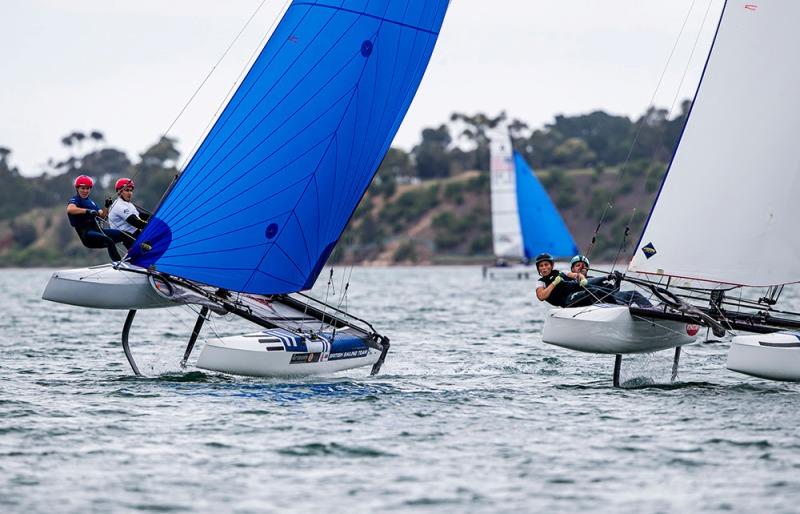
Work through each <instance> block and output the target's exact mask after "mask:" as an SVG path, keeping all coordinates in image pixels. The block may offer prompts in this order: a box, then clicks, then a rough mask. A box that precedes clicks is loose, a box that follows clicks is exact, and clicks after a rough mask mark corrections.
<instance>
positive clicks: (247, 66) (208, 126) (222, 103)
mask: <svg viewBox="0 0 800 514" xmlns="http://www.w3.org/2000/svg"><path fill="white" fill-rule="evenodd" d="M265 1H266V0H263V1H262V2H261V5H263V4H264V2H265ZM289 2H291V0H286V1H285V2H284V4H283V7H281V10H280V11H278V14H276V15H275V17H274V18H273V20H272V23H271V24H270V26H269V28H268V29H267V31H266V32H265V33H264V37H262V38H261V41H260V42H259V44H258V45H257V46H256V48H255V49H254V50H253V52H252V53H251V54H250V57H249V58H248V60H247V61H246V63H245V65H244V67H243V68H242V70H241V71H240V72H239V76H238V77H237V78H236V80H234V82H233V83H232V84H231V87H230V88H228V91H227V92H226V93H225V96H224V97H223V98H222V100H221V101H220V103H219V105H218V106H217V109H216V110H215V111H214V114H213V115H212V116H211V118H210V119H209V121H208V123H207V124H206V126H205V128H203V132H202V133H201V134H200V136H198V137H197V139H196V140H195V143H194V145H193V146H192V149H191V150H190V151H189V153H187V154H186V157H185V158H184V160H183V162H182V163H181V164H180V165H179V166H178V167H177V168H176V173H175V176H174V177H173V178H172V182H170V184H169V186H167V188H166V189H165V190H164V194H162V195H161V198H159V200H158V203H156V206H155V207H154V208H153V212H156V211H157V210H158V208H159V207H160V206H161V204H162V203H164V200H165V199H166V197H167V194H168V193H170V192H171V191H172V189H173V188H174V187H175V185H176V183H177V182H178V179H179V178H180V176H181V173H182V171H180V170H183V169H185V168H186V166H187V165H188V163H190V162H191V160H192V159H194V157H195V155H196V152H197V151H198V149H199V148H200V145H201V143H202V142H203V141H204V140H205V138H206V136H207V135H208V133H209V132H210V130H211V127H212V125H213V124H214V123H215V121H217V119H218V115H219V113H220V111H221V110H222V108H223V107H224V106H225V105H226V104H227V103H228V100H229V99H230V98H231V96H232V92H233V91H234V90H235V89H236V87H237V85H238V84H239V83H240V81H241V80H242V76H243V75H244V74H245V73H246V72H247V70H249V69H250V67H251V66H252V63H253V62H254V59H255V56H256V55H257V54H259V53H260V50H261V48H262V47H263V46H264V45H265V44H266V41H267V39H268V38H269V36H270V35H271V34H272V31H273V28H274V27H275V24H276V23H277V21H278V19H279V18H280V13H282V12H284V11H286V7H287V5H288V4H289ZM261 5H259V7H258V9H256V11H255V12H254V13H253V16H255V14H256V13H257V12H258V10H260V9H261ZM251 18H252V17H251ZM249 23H250V20H248V22H247V24H249ZM247 24H245V27H246V26H247ZM245 27H243V28H242V31H244V28H245ZM240 34H241V33H240ZM236 37H237V38H238V37H239V35H237V36H236ZM234 43H235V41H234ZM231 46H233V43H232V44H231ZM229 49H230V48H229ZM225 52H226V53H227V52H228V50H226V51H225ZM223 57H224V54H223ZM220 61H222V57H221V58H220ZM220 61H218V62H217V64H215V65H214V68H216V67H217V65H218V64H219V62H220ZM214 68H212V70H211V72H209V76H210V75H211V73H212V72H213V71H214ZM206 80H208V77H206V79H204V80H203V84H204V83H205V82H206ZM200 87H202V84H201V85H200ZM200 87H198V91H199V90H200ZM198 91H195V93H194V94H193V95H192V98H194V96H195V95H197V92H198ZM192 98H190V99H189V102H187V104H186V106H184V108H183V109H181V113H180V114H179V115H178V116H177V117H176V118H175V121H173V122H172V125H174V124H175V123H176V122H177V120H178V118H180V116H181V114H182V113H183V111H184V110H185V109H186V107H188V105H189V103H191V101H192ZM172 125H170V129H171V127H172ZM170 129H168V130H167V133H165V134H164V135H165V136H167V135H168V133H169V130H170ZM138 173H139V170H138V168H137V170H136V172H135V173H134V177H135V176H136V175H138Z"/></svg>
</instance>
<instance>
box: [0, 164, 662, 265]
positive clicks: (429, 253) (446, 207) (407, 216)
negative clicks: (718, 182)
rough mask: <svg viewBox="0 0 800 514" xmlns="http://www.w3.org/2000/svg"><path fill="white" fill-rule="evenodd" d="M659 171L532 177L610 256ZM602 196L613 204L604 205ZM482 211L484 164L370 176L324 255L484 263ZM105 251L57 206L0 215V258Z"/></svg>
mask: <svg viewBox="0 0 800 514" xmlns="http://www.w3.org/2000/svg"><path fill="white" fill-rule="evenodd" d="M662 173H663V166H655V167H653V169H642V170H637V169H635V168H629V171H628V172H626V174H624V175H623V176H620V175H619V173H618V172H617V169H616V168H609V169H605V170H599V169H573V170H561V169H550V170H543V171H541V172H538V173H537V176H538V177H539V180H540V181H541V182H542V183H543V184H544V186H545V188H546V189H547V191H548V193H549V194H550V197H551V198H552V199H553V201H554V202H555V203H556V205H557V206H558V207H559V210H560V211H561V213H562V216H563V217H564V220H565V221H566V223H567V226H568V227H569V229H570V231H571V232H572V234H573V236H574V237H575V239H576V241H577V243H578V246H579V247H580V248H581V249H582V250H583V251H586V249H587V248H588V245H589V243H590V242H591V240H592V235H593V234H594V231H595V229H596V227H597V225H598V223H599V221H600V219H601V216H602V215H603V212H604V211H606V214H605V220H604V222H603V224H602V225H601V227H600V231H599V233H598V238H597V243H596V244H595V248H594V251H593V253H592V255H593V256H594V257H602V258H604V259H611V258H614V257H615V255H616V253H617V251H618V248H619V245H620V242H621V240H622V236H623V234H624V231H625V226H626V224H627V223H628V222H630V221H632V223H631V233H630V236H629V238H628V240H629V241H630V242H631V243H635V242H636V241H637V239H638V232H639V230H640V228H641V225H642V223H643V221H644V220H645V219H646V217H647V213H648V211H649V208H650V205H651V204H652V202H653V197H654V195H655V191H656V190H657V188H658V184H659V183H660V180H661V176H662ZM609 200H612V201H613V208H610V209H606V206H607V204H608V202H609ZM64 202H65V205H66V197H65V200H64ZM634 208H635V209H636V210H635V211H634ZM490 213H491V208H490V203H489V175H488V173H486V172H478V171H467V172H464V173H461V174H458V175H456V176H453V177H449V178H445V179H438V180H426V181H421V182H417V183H413V184H401V185H397V186H396V187H395V188H392V190H388V191H387V190H386V189H385V188H382V187H380V184H373V186H371V187H370V188H369V190H368V191H367V194H366V195H364V198H363V199H362V201H361V203H360V204H359V206H358V208H357V209H356V212H355V214H354V216H353V218H352V219H351V221H350V224H349V226H348V228H347V230H346V231H345V233H344V234H343V236H342V239H341V241H340V243H339V245H338V246H337V248H336V251H335V252H334V254H333V256H332V261H333V262H337V263H341V264H366V265H393V264H438V263H471V262H491V261H492V260H493V256H492V236H491V214H490ZM106 259H107V255H106V253H105V251H103V250H89V249H86V248H84V247H83V246H82V245H81V244H80V242H79V241H78V238H77V236H76V234H75V232H74V230H73V229H72V228H71V227H70V226H69V224H68V223H67V218H66V214H65V207H64V206H63V205H62V206H56V207H49V208H35V209H32V210H30V211H26V212H22V213H20V214H19V215H17V216H15V217H12V218H10V219H6V220H2V221H0V265H2V266H71V265H75V266H77V265H90V264H97V263H101V262H104V261H105V260H106Z"/></svg>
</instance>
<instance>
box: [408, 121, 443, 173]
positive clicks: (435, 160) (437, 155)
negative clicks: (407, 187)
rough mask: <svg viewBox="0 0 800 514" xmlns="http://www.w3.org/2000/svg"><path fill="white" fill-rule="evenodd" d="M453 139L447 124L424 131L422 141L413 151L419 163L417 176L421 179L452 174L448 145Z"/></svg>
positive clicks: (415, 160)
mask: <svg viewBox="0 0 800 514" xmlns="http://www.w3.org/2000/svg"><path fill="white" fill-rule="evenodd" d="M451 141H452V139H451V137H450V130H449V129H448V128H447V125H440V126H439V128H437V129H432V128H426V129H424V130H423V131H422V142H421V143H420V144H418V145H417V146H415V147H414V149H413V150H412V151H411V153H412V155H413V156H414V162H415V163H416V165H417V176H418V177H419V178H421V179H431V178H437V177H447V176H449V175H450V159H449V157H448V155H447V147H448V146H449V145H450V143H451Z"/></svg>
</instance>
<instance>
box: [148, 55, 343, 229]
mask: <svg viewBox="0 0 800 514" xmlns="http://www.w3.org/2000/svg"><path fill="white" fill-rule="evenodd" d="M355 57H356V56H355V55H353V57H351V58H350V59H349V60H348V61H347V62H345V63H344V65H343V66H342V67H341V68H340V69H339V70H337V73H338V71H342V70H344V69H345V68H346V67H347V66H349V64H350V62H352V61H353V60H355ZM309 73H310V71H309ZM337 77H338V75H337V74H334V75H331V77H330V78H329V79H328V80H327V82H325V83H324V84H322V85H321V86H320V87H319V89H317V91H315V92H314V93H313V94H314V95H317V94H319V93H320V92H321V91H322V90H323V89H324V88H325V87H327V86H328V85H329V84H330V83H331V82H332V81H333V80H334V79H335V78H337ZM298 84H299V83H298ZM298 84H296V85H295V87H296V86H297V85H298ZM292 91H294V88H293V89H292V90H291V91H289V92H288V93H287V94H286V95H284V97H283V98H281V99H280V101H279V102H278V103H276V104H275V106H274V107H273V109H271V110H270V111H269V112H268V113H266V114H265V115H264V117H263V118H262V119H261V121H259V122H258V123H257V124H256V125H255V126H253V128H252V129H251V130H250V131H248V132H247V134H244V135H243V137H242V138H241V139H240V140H239V142H238V143H236V144H235V145H234V146H233V148H231V149H230V150H229V151H228V153H226V154H225V156H224V157H222V159H221V160H220V162H219V163H217V164H216V165H215V166H213V167H211V168H208V169H206V168H200V169H199V170H198V171H197V173H195V174H193V175H192V176H190V177H189V179H188V180H187V182H186V184H185V185H183V186H182V188H181V189H179V190H176V192H175V193H173V196H178V195H184V196H187V195H189V194H192V196H193V200H192V201H191V202H189V204H188V205H187V206H183V205H182V207H190V206H192V205H194V204H195V202H196V201H197V198H199V197H200V196H201V195H203V194H204V193H206V192H207V191H208V190H209V189H211V187H213V186H214V184H213V183H211V184H207V185H206V187H205V189H203V190H202V191H200V192H199V193H197V191H196V190H197V188H199V187H201V186H202V184H203V180H204V179H206V178H208V177H209V176H210V175H211V173H212V172H215V171H217V170H218V169H219V167H220V166H221V164H222V162H223V161H224V160H225V159H227V158H228V157H229V156H230V155H231V154H232V153H233V151H234V150H235V149H236V148H238V147H239V145H241V144H242V143H243V142H244V141H245V139H246V138H248V137H249V136H250V135H251V134H253V132H255V131H256V129H257V128H258V127H259V126H260V125H261V123H263V122H264V121H265V120H266V119H267V117H268V116H270V115H271V113H272V112H273V111H274V110H275V109H276V108H278V107H279V106H280V105H282V102H283V101H284V100H285V99H286V98H288V97H289V94H290V93H291V92H292ZM352 91H353V88H350V89H346V90H345V91H344V93H343V94H342V95H341V96H339V98H337V99H336V101H335V102H333V103H331V105H330V106H329V107H328V108H327V109H325V110H324V111H322V112H321V113H320V114H319V115H318V116H317V117H316V118H314V119H312V120H311V121H309V122H308V124H307V125H306V126H305V127H303V129H302V131H300V132H299V133H298V135H300V134H302V133H303V132H304V131H305V130H307V129H309V128H310V127H311V126H312V125H313V124H314V123H316V122H317V121H319V120H320V119H322V118H323V117H324V116H325V115H327V114H328V112H330V111H332V110H333V109H334V108H335V107H337V106H338V105H339V103H340V102H342V101H343V100H344V99H345V98H346V97H347V96H348V95H352ZM262 100H263V98H262ZM306 107H307V104H301V105H299V106H298V107H297V109H295V110H294V112H292V113H291V114H290V115H288V116H287V117H286V118H285V119H284V120H283V121H282V124H281V125H278V126H276V127H275V128H274V129H273V130H272V131H271V132H270V133H269V134H267V135H266V136H265V137H263V138H262V139H261V140H260V141H258V142H256V143H255V144H254V145H253V146H252V147H251V148H250V150H248V151H247V152H246V153H245V154H244V155H242V156H241V158H239V159H238V160H237V161H236V162H235V163H232V164H231V165H230V166H229V167H228V168H227V169H226V170H225V171H224V172H223V173H222V174H221V175H219V176H218V177H215V178H216V179H217V180H219V179H221V178H224V177H226V176H227V175H228V174H229V173H230V172H231V171H233V170H234V169H235V168H236V167H237V166H238V165H239V164H241V163H242V162H243V161H244V160H245V159H247V158H248V157H250V156H251V155H252V154H253V153H254V152H255V151H256V150H257V149H258V148H259V147H261V146H262V145H263V144H264V143H265V142H266V141H267V140H269V138H271V137H272V136H273V135H275V133H276V132H278V130H280V129H281V128H282V126H283V124H284V123H286V122H288V121H290V120H291V119H292V118H293V117H294V116H295V115H297V114H298V113H300V112H301V111H302V110H303V109H304V108H306ZM239 126H241V124H240V125H239ZM237 128H238V127H237ZM232 134H233V133H231V135H232ZM296 138H297V136H295V137H293V138H290V139H288V140H287V141H284V142H283V143H282V144H280V145H278V146H277V148H275V149H274V150H273V151H272V153H270V154H268V155H267V156H266V157H264V158H263V159H261V160H260V161H259V162H257V163H256V164H254V165H252V166H251V167H250V168H248V169H247V170H246V171H245V173H243V174H242V175H240V177H243V176H246V175H248V174H250V172H252V171H254V170H255V169H256V168H258V166H259V165H261V164H263V163H264V162H265V161H266V160H267V159H268V158H269V157H272V156H273V155H275V154H276V153H277V152H278V151H279V150H281V149H283V148H284V147H286V146H287V145H288V144H289V143H291V142H293V141H294V140H295V139H296ZM229 139H230V135H229V136H228V138H226V139H225V141H223V142H222V143H221V144H220V145H219V148H218V149H217V151H219V149H221V148H223V147H224V146H223V145H225V144H226V143H227V142H228V140H229ZM214 156H216V152H215V153H214V154H213V155H212V156H211V158H213V157H214ZM195 180H199V182H198V183H197V184H196V185H191V184H192V183H193V182H194V181H195ZM190 186H191V188H190ZM174 210H175V207H174V204H173V206H171V208H170V209H168V210H165V212H164V213H163V214H162V218H166V217H168V216H169V215H171V214H172V212H173V211H174Z"/></svg>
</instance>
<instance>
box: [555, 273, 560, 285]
mask: <svg viewBox="0 0 800 514" xmlns="http://www.w3.org/2000/svg"><path fill="white" fill-rule="evenodd" d="M560 283H561V275H559V276H557V277H556V278H554V279H553V285H554V286H557V285H558V284H560Z"/></svg>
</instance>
